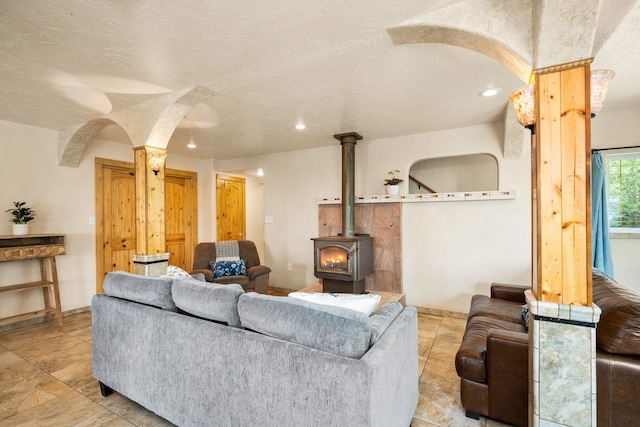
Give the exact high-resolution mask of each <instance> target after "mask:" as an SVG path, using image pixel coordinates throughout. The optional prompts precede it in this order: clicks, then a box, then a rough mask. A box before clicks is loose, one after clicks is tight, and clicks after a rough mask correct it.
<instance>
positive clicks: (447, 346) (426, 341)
mask: <svg viewBox="0 0 640 427" xmlns="http://www.w3.org/2000/svg"><path fill="white" fill-rule="evenodd" d="M464 326H465V320H464V319H454V318H451V317H447V316H435V315H430V314H424V313H420V314H419V316H418V336H419V362H420V363H419V375H420V397H419V403H418V408H417V409H416V412H415V416H414V420H413V423H412V425H413V427H427V426H456V427H458V426H493V427H496V426H504V425H505V424H502V423H498V422H496V421H493V420H485V419H484V418H481V419H480V420H479V421H476V420H473V419H470V418H466V417H465V415H464V411H463V409H462V407H461V405H460V399H459V379H458V376H457V375H456V372H455V368H454V356H455V353H456V351H457V349H458V345H459V344H460V341H461V339H462V334H463V332H464ZM132 425H133V426H171V425H172V424H171V423H169V422H167V421H166V420H163V419H162V418H160V417H158V416H157V415H155V414H153V413H152V412H150V411H147V410H146V409H144V408H142V407H141V406H139V405H138V404H136V403H134V402H132V401H131V400H129V399H127V398H125V397H123V396H121V395H119V394H118V393H114V394H112V395H111V396H109V397H106V398H105V397H102V395H101V394H100V390H99V387H98V383H97V381H95V380H94V379H93V377H92V375H91V313H89V312H85V313H79V314H74V315H71V316H68V317H65V318H64V326H63V327H62V328H61V329H58V328H56V326H55V324H53V323H39V324H35V325H29V326H24V327H21V328H16V329H12V330H7V331H4V332H0V426H11V427H17V426H38V427H42V426H92V427H93V426H132ZM345 427H348V426H345Z"/></svg>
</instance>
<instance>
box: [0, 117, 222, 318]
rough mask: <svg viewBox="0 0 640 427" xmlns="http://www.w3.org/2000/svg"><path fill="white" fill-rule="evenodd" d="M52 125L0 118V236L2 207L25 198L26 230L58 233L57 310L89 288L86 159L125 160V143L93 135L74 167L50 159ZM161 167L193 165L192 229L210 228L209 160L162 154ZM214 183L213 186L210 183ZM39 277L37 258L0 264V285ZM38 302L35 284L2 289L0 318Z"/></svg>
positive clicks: (5, 221) (74, 304)
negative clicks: (61, 242)
mask: <svg viewBox="0 0 640 427" xmlns="http://www.w3.org/2000/svg"><path fill="white" fill-rule="evenodd" d="M57 138H58V134H57V132H55V131H51V130H46V129H40V128H35V127H31V126H24V125H20V124H16V123H10V122H5V121H0V153H1V154H0V235H9V234H11V222H10V221H9V219H10V217H9V214H7V213H4V210H5V209H8V208H10V207H11V206H12V202H13V201H25V202H27V203H28V205H29V206H31V207H33V208H34V209H35V210H36V213H37V215H36V217H35V219H34V220H33V221H32V222H31V223H30V228H31V232H32V233H64V234H66V243H67V244H66V255H62V256H59V257H57V258H56V261H57V267H58V278H59V281H60V294H61V300H62V310H63V311H67V310H71V309H76V308H81V307H86V306H89V305H90V303H91V297H92V296H93V295H94V294H95V274H96V267H95V253H96V251H95V227H94V226H91V225H89V217H95V202H94V199H95V188H94V186H95V184H94V181H95V179H94V159H95V157H102V158H108V159H114V160H123V161H129V162H133V150H132V147H131V146H128V145H125V144H117V143H113V142H105V141H93V142H91V143H90V144H89V146H88V147H87V150H86V152H85V154H84V157H83V159H82V161H81V163H80V165H79V167H78V168H68V167H60V166H58V139H57ZM167 166H168V167H170V168H175V169H182V170H189V171H194V172H198V193H199V199H200V200H199V206H198V208H199V217H200V225H199V233H200V236H201V238H207V237H209V235H210V234H211V231H210V228H211V227H210V226H209V225H208V222H207V221H206V219H207V218H211V216H212V215H211V212H212V208H211V206H212V202H213V200H214V199H213V197H212V196H211V176H212V171H211V169H212V162H211V161H210V160H206V161H203V160H197V159H191V158H186V157H181V156H174V155H169V156H168V158H167ZM214 190H215V187H214ZM35 280H39V269H38V263H37V261H16V262H2V263H0V286H5V285H11V284H15V283H22V282H29V281H35ZM41 307H42V294H41V293H40V292H38V291H29V292H18V293H11V294H5V295H2V298H1V299H0V317H6V316H11V315H15V314H18V313H21V312H25V311H30V310H37V309H39V308H41Z"/></svg>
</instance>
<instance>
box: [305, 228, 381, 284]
mask: <svg viewBox="0 0 640 427" xmlns="http://www.w3.org/2000/svg"><path fill="white" fill-rule="evenodd" d="M312 240H313V242H314V243H313V248H314V254H315V259H314V263H313V269H314V275H315V276H316V277H318V278H321V279H322V290H323V291H324V292H350V293H354V294H363V293H364V292H365V278H366V277H367V276H368V275H369V274H371V273H373V238H372V237H370V236H368V235H357V236H354V237H342V236H329V237H316V238H314V239H312Z"/></svg>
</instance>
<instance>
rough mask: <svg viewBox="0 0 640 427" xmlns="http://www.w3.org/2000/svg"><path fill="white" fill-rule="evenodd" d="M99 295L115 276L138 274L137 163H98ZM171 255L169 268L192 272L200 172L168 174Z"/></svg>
mask: <svg viewBox="0 0 640 427" xmlns="http://www.w3.org/2000/svg"><path fill="white" fill-rule="evenodd" d="M95 173H96V292H97V293H102V292H104V290H103V288H102V282H103V280H104V276H105V275H106V274H107V273H109V272H110V271H116V270H122V271H128V272H133V260H132V255H133V254H134V253H135V251H136V233H135V231H136V229H135V206H134V201H135V170H134V165H133V163H129V162H120V161H115V160H106V159H98V158H97V159H96V169H95ZM165 174H166V175H165V186H166V187H165V221H166V229H165V235H166V248H167V249H166V250H167V252H168V253H169V264H170V265H176V266H178V267H180V268H182V269H184V270H187V271H189V270H191V268H192V266H193V248H194V247H195V245H196V243H197V239H198V226H197V224H198V202H197V200H198V195H197V174H196V173H195V172H186V171H179V170H174V169H167V170H166V173H165Z"/></svg>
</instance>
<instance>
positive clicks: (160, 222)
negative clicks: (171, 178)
mask: <svg viewBox="0 0 640 427" xmlns="http://www.w3.org/2000/svg"><path fill="white" fill-rule="evenodd" d="M134 153H135V165H134V167H135V171H136V254H138V255H155V254H162V253H166V245H165V191H164V179H165V172H166V169H165V160H166V157H167V150H165V149H162V148H155V147H147V146H144V147H136V148H134ZM153 157H160V158H161V159H162V166H161V167H160V168H159V170H158V171H157V173H156V172H154V170H153V167H152V166H151V159H152V158H153Z"/></svg>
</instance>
